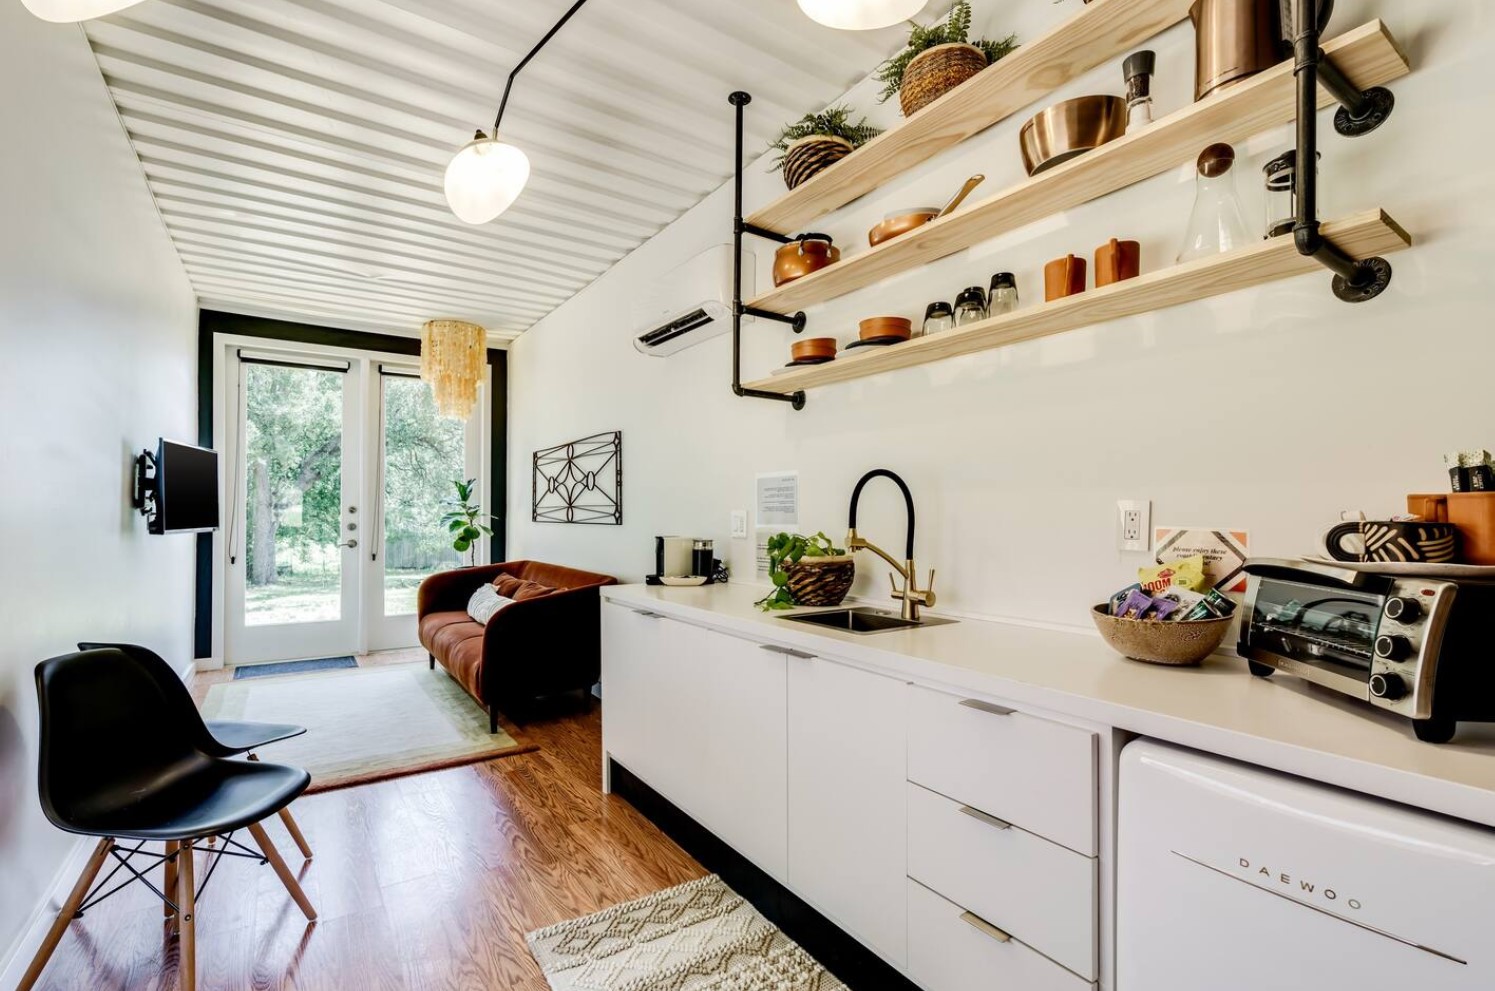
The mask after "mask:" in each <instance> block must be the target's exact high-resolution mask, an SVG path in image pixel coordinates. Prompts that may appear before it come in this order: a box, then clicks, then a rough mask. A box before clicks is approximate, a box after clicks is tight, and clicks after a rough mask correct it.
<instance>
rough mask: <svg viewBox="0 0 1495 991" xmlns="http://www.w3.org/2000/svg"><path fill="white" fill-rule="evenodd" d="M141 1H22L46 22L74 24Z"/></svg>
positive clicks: (111, 12)
mask: <svg viewBox="0 0 1495 991" xmlns="http://www.w3.org/2000/svg"><path fill="white" fill-rule="evenodd" d="M140 2H141V0H21V3H23V4H24V5H25V6H26V9H27V10H29V11H31V12H32V13H33V14H35V15H36V16H37V17H40V18H41V19H42V20H44V21H51V22H53V23H54V24H72V23H75V22H77V21H87V20H91V19H92V18H95V17H103V16H104V15H105V14H113V13H115V12H117V11H121V10H124V9H125V8H126V7H133V6H135V5H136V4H137V3H140Z"/></svg>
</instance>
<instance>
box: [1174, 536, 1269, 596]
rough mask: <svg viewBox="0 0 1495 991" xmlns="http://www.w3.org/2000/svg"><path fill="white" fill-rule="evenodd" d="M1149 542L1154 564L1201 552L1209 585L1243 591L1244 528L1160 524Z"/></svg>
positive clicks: (1248, 539) (1247, 540)
mask: <svg viewBox="0 0 1495 991" xmlns="http://www.w3.org/2000/svg"><path fill="white" fill-rule="evenodd" d="M1153 546H1154V547H1156V548H1157V549H1158V550H1157V563H1158V564H1169V563H1171V562H1173V561H1179V560H1182V559H1183V558H1186V557H1195V556H1200V555H1202V556H1203V557H1204V574H1205V577H1206V578H1208V579H1209V582H1210V585H1211V586H1213V587H1214V588H1218V589H1219V590H1220V591H1222V592H1244V591H1246V572H1245V571H1244V570H1243V569H1244V568H1245V567H1246V558H1247V557H1248V556H1249V554H1248V551H1249V549H1250V547H1251V535H1250V534H1249V533H1247V532H1246V531H1245V530H1214V529H1208V528H1204V527H1165V526H1160V527H1157V528H1156V529H1154V530H1153Z"/></svg>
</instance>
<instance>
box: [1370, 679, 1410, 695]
mask: <svg viewBox="0 0 1495 991" xmlns="http://www.w3.org/2000/svg"><path fill="white" fill-rule="evenodd" d="M1370 693H1371V694H1372V695H1374V696H1375V697H1376V698H1378V699H1385V700H1386V701H1387V702H1395V701H1396V700H1397V699H1401V698H1406V696H1407V683H1406V682H1405V681H1403V680H1402V677H1401V675H1397V674H1373V675H1371V676H1370Z"/></svg>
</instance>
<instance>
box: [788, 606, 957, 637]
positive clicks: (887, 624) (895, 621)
mask: <svg viewBox="0 0 1495 991" xmlns="http://www.w3.org/2000/svg"><path fill="white" fill-rule="evenodd" d="M783 618H784V621H785V622H788V623H809V624H811V625H812V626H824V627H826V628H827V629H831V630H844V631H845V632H847V633H861V634H867V633H886V632H888V631H889V630H907V629H911V628H914V627H920V626H943V625H945V624H946V623H953V622H955V620H953V619H939V618H937V617H933V616H926V617H924V618H923V619H920V620H919V621H917V622H912V621H910V620H907V619H904V618H903V617H902V616H900V615H898V614H897V613H895V612H888V611H886V610H882V609H865V608H864V609H833V610H831V611H829V612H817V613H806V614H805V615H803V616H785V617H783Z"/></svg>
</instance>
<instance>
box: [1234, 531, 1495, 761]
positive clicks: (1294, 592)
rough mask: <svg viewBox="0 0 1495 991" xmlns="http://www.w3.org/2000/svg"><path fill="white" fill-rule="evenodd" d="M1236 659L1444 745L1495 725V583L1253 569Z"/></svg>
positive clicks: (1308, 568)
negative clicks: (1363, 704)
mask: <svg viewBox="0 0 1495 991" xmlns="http://www.w3.org/2000/svg"><path fill="white" fill-rule="evenodd" d="M1246 574H1247V576H1248V578H1249V584H1248V587H1247V590H1246V606H1245V609H1244V610H1243V618H1242V620H1241V638H1240V644H1239V646H1238V650H1239V652H1240V654H1241V655H1242V656H1244V657H1245V658H1247V659H1248V660H1249V661H1250V664H1251V673H1252V674H1255V675H1257V676H1259V677H1263V678H1265V677H1270V676H1271V675H1273V674H1275V673H1277V672H1279V671H1280V672H1283V673H1285V674H1291V675H1295V676H1297V677H1299V678H1304V679H1306V680H1308V681H1311V682H1314V683H1315V684H1318V685H1322V686H1324V687H1326V688H1331V689H1333V690H1335V691H1338V692H1343V693H1344V694H1346V695H1353V696H1355V697H1356V698H1360V699H1364V700H1366V701H1367V702H1369V703H1370V704H1372V705H1375V706H1378V707H1379V708H1382V709H1388V710H1390V711H1392V712H1395V713H1397V714H1398V715H1402V716H1405V717H1407V718H1408V719H1410V720H1412V726H1413V729H1414V730H1415V731H1416V733H1417V737H1418V739H1421V740H1426V741H1428V742H1430V743H1446V742H1448V741H1449V740H1450V739H1452V738H1453V735H1454V731H1455V729H1456V728H1457V725H1458V723H1459V722H1460V721H1464V720H1468V721H1479V722H1491V721H1495V642H1492V640H1491V634H1492V633H1495V582H1487V581H1470V580H1463V579H1452V578H1424V577H1409V576H1405V575H1390V574H1383V573H1380V572H1362V571H1356V570H1352V569H1349V568H1338V567H1335V566H1334V565H1332V564H1319V563H1315V562H1307V561H1273V560H1255V561H1251V562H1249V563H1248V564H1247V565H1246Z"/></svg>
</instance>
